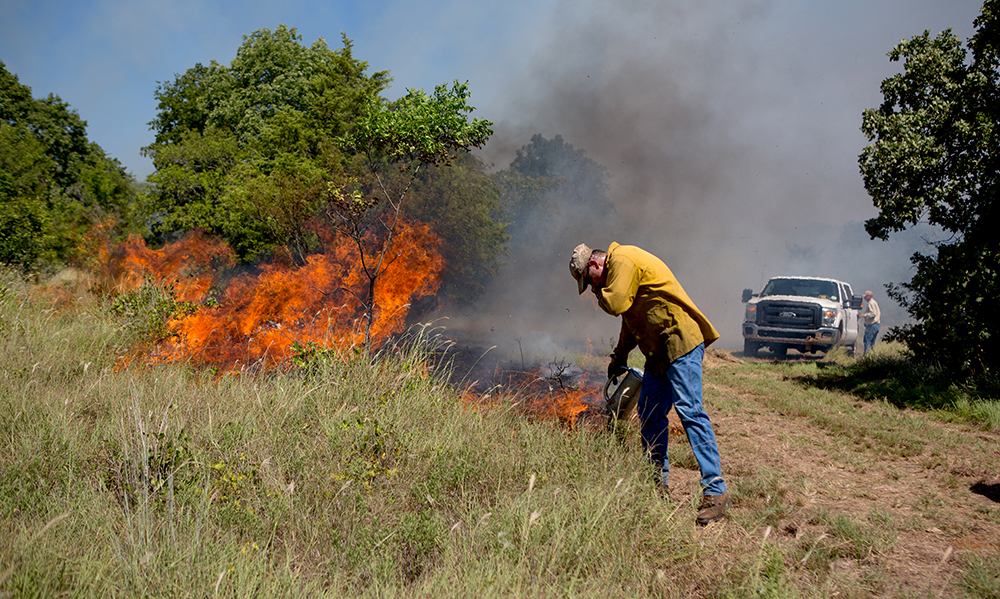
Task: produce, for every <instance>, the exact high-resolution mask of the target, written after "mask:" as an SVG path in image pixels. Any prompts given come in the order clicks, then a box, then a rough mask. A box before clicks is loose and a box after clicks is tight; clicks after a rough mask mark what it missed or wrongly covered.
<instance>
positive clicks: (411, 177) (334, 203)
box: [329, 81, 493, 348]
mask: <svg viewBox="0 0 1000 599" xmlns="http://www.w3.org/2000/svg"><path fill="white" fill-rule="evenodd" d="M468 98H469V90H468V84H467V83H459V82H457V81H456V82H455V83H454V85H453V86H452V87H451V88H450V89H449V88H448V87H447V86H445V85H439V86H437V87H436V88H435V89H434V93H433V94H427V93H425V92H424V91H423V90H414V89H410V90H407V93H406V95H405V96H403V97H402V98H400V99H398V100H396V101H394V102H387V101H384V100H382V99H381V98H370V99H369V101H368V102H367V103H366V104H365V107H364V109H363V110H362V113H361V115H360V116H359V118H358V119H357V120H356V121H355V122H354V127H353V129H352V130H351V131H349V132H348V133H346V134H345V135H344V136H343V137H342V138H341V139H340V145H341V147H342V148H343V149H344V150H345V151H347V152H350V153H352V154H354V155H355V156H356V157H357V159H358V162H359V165H358V166H359V168H360V169H361V170H360V172H358V173H357V176H356V177H354V178H353V179H348V180H347V182H346V183H345V184H338V183H331V184H330V186H329V197H330V201H331V202H330V205H331V210H330V214H331V216H333V217H334V218H335V219H336V222H337V223H338V224H339V226H340V228H341V230H342V231H343V232H344V233H346V234H347V235H348V236H349V237H350V238H351V239H352V240H354V243H355V244H356V245H357V247H358V251H359V254H360V257H361V258H360V259H361V266H362V269H363V270H364V273H365V276H366V277H367V278H368V288H367V294H366V295H365V297H358V298H357V299H358V301H360V302H361V303H362V305H363V306H364V309H365V347H366V348H370V344H371V327H372V322H373V320H374V318H375V311H376V305H375V287H376V284H377V282H378V279H379V277H380V276H381V275H382V274H383V273H384V272H385V270H386V268H387V267H388V265H389V264H390V263H391V262H392V261H393V260H395V259H397V258H398V255H397V254H393V240H394V238H395V236H396V233H397V231H398V227H399V225H400V217H401V216H402V213H403V202H404V200H405V199H406V198H407V194H408V192H409V190H410V186H411V185H412V184H413V182H414V181H415V180H416V178H417V176H418V174H419V173H420V170H421V168H422V167H425V166H429V165H433V166H446V165H450V164H451V163H452V161H453V160H454V159H455V157H456V155H457V154H458V153H459V152H461V151H467V150H469V149H471V148H473V147H476V148H478V147H481V146H482V145H483V144H485V143H486V141H487V140H488V139H489V137H490V136H491V135H492V134H493V130H492V129H490V126H491V125H492V123H490V122H489V121H485V120H480V119H471V120H470V119H469V114H470V113H471V112H472V111H473V110H474V108H473V107H471V106H469V105H468V102H467V101H468Z"/></svg>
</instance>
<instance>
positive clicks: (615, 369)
mask: <svg viewBox="0 0 1000 599" xmlns="http://www.w3.org/2000/svg"><path fill="white" fill-rule="evenodd" d="M627 371H628V368H627V367H626V366H625V364H623V363H621V362H619V361H618V360H617V358H615V357H614V356H612V357H611V363H610V364H608V378H609V379H613V378H617V377H619V376H621V375H623V374H625V373H626V372H627Z"/></svg>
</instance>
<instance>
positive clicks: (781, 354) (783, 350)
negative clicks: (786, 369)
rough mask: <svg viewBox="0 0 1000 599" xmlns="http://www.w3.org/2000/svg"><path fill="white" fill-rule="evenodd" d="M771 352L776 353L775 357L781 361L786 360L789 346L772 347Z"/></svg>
mask: <svg viewBox="0 0 1000 599" xmlns="http://www.w3.org/2000/svg"><path fill="white" fill-rule="evenodd" d="M771 351H773V352H774V357H775V358H778V359H779V360H784V359H785V358H787V357H788V346H787V345H772V346H771Z"/></svg>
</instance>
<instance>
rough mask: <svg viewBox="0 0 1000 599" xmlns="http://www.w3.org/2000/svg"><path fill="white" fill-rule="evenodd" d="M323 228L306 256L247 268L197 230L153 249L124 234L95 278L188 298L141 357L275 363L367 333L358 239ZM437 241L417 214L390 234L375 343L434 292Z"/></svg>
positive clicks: (229, 367) (222, 366)
mask: <svg viewBox="0 0 1000 599" xmlns="http://www.w3.org/2000/svg"><path fill="white" fill-rule="evenodd" d="M323 235H324V247H326V248H327V249H326V251H325V252H324V253H322V254H315V255H312V256H308V257H307V258H306V262H305V264H301V265H296V264H293V263H291V261H289V260H283V259H280V258H279V259H275V260H273V261H272V262H270V263H267V264H262V265H259V266H257V267H255V268H253V269H247V268H241V269H240V268H237V267H236V265H235V264H234V261H233V256H232V252H231V250H230V249H229V248H228V246H226V245H225V244H224V243H222V242H220V241H217V240H213V239H211V238H209V237H206V236H205V235H202V234H201V233H198V232H195V233H192V234H190V235H188V236H187V237H185V238H184V239H181V240H179V241H177V242H175V243H172V244H170V245H168V246H166V247H164V248H162V249H159V250H155V249H150V248H148V247H147V246H146V245H145V244H144V243H143V242H142V241H141V240H139V239H130V240H129V241H128V242H127V243H125V244H123V245H121V246H118V247H114V248H112V249H111V250H109V251H108V252H107V255H106V256H105V257H104V260H103V261H102V268H101V273H100V274H101V281H102V287H103V289H104V290H105V291H106V292H108V293H114V294H121V293H126V292H130V291H134V290H136V289H138V288H139V287H140V286H142V285H144V284H151V285H155V286H159V287H162V288H164V289H167V290H169V294H170V296H171V297H172V298H174V299H175V301H176V302H178V303H181V304H186V305H189V306H193V307H194V309H188V310H179V311H177V312H175V313H174V314H173V315H172V317H171V318H170V320H169V322H167V323H166V329H167V330H168V334H166V335H163V336H161V338H157V339H155V343H153V344H151V345H147V346H144V347H143V348H141V350H142V352H143V355H140V356H139V357H138V361H139V362H141V363H146V364H158V363H168V362H173V363H187V364H194V365H203V366H211V367H214V368H217V369H219V370H221V371H227V372H231V371H238V370H244V369H247V368H254V369H266V368H273V367H275V366H276V365H280V364H285V363H287V362H288V361H289V359H290V358H291V357H292V356H293V355H294V353H296V352H297V351H298V350H299V348H302V347H309V346H318V347H323V348H327V349H334V348H336V349H347V348H352V347H356V346H358V345H359V344H361V343H362V342H363V340H364V331H363V320H364V316H365V310H364V301H365V299H364V298H365V297H366V295H365V294H366V290H367V285H368V279H367V277H366V276H365V275H364V273H363V271H362V267H361V260H360V259H359V256H358V255H357V248H356V246H355V245H354V244H353V243H352V242H351V241H350V240H349V239H346V238H344V237H341V236H339V235H337V234H335V233H332V232H324V233H323ZM439 244H440V242H439V240H438V238H437V237H436V236H435V235H434V234H433V233H432V232H431V231H430V229H429V227H427V226H426V225H423V224H419V223H410V224H408V225H406V226H405V227H403V228H402V229H401V231H400V232H399V234H398V235H397V237H396V238H395V241H394V246H393V247H394V256H395V257H394V259H392V260H391V261H390V262H389V264H388V266H387V268H386V270H385V272H384V273H383V274H382V275H381V276H380V277H379V279H378V282H377V285H376V287H375V304H376V306H377V310H376V313H375V318H374V321H373V325H372V339H373V343H374V344H375V345H378V344H381V343H383V342H385V340H387V339H388V338H389V337H390V336H392V335H394V334H398V333H400V332H402V331H403V329H404V328H405V326H406V318H407V314H408V312H409V308H410V305H411V302H412V301H413V300H415V299H418V298H420V297H423V296H427V295H433V294H434V293H436V292H437V290H438V287H439V286H440V283H441V275H442V272H443V270H444V261H443V259H442V258H441V255H440V252H439V251H438V247H439Z"/></svg>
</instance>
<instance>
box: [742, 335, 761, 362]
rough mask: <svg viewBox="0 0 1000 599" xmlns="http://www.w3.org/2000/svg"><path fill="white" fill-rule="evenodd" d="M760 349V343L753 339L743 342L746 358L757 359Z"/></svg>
mask: <svg viewBox="0 0 1000 599" xmlns="http://www.w3.org/2000/svg"><path fill="white" fill-rule="evenodd" d="M758 349H760V342H759V341H754V340H753V339H744V340H743V357H744V358H756V357H757V350H758Z"/></svg>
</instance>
